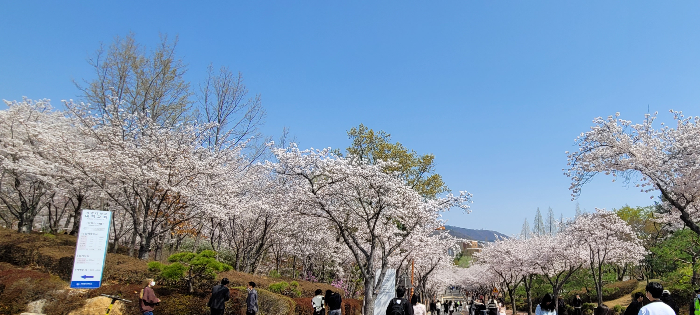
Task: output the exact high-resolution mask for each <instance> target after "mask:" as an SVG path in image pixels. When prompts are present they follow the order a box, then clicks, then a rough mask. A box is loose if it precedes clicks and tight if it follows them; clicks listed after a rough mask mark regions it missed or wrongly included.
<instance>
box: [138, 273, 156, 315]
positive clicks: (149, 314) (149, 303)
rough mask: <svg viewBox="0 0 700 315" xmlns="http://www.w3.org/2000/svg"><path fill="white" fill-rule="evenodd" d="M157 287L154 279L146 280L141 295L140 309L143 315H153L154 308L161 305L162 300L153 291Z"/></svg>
mask: <svg viewBox="0 0 700 315" xmlns="http://www.w3.org/2000/svg"><path fill="white" fill-rule="evenodd" d="M155 285H156V282H155V281H153V279H146V283H145V286H144V288H143V289H142V290H141V292H140V294H139V307H140V308H141V312H142V313H143V315H153V309H154V307H155V306H156V305H158V303H160V299H159V298H157V297H156V293H155V292H153V289H152V288H153V286H155Z"/></svg>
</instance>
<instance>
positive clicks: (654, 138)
mask: <svg viewBox="0 0 700 315" xmlns="http://www.w3.org/2000/svg"><path fill="white" fill-rule="evenodd" d="M671 113H672V114H673V116H674V120H675V127H671V126H668V125H665V124H661V127H660V128H659V129H654V127H653V126H652V124H653V123H654V121H655V120H656V114H654V115H646V118H645V120H644V122H642V123H639V124H633V123H632V122H631V121H628V120H623V119H621V118H620V113H616V114H615V115H613V116H608V117H607V118H605V119H604V118H602V117H598V118H596V119H594V120H593V123H594V126H593V127H591V130H590V131H588V132H585V133H581V135H580V136H579V137H578V138H577V139H576V144H577V145H578V147H579V149H578V150H577V151H574V152H567V154H568V159H569V167H568V170H567V172H566V175H567V176H569V177H570V178H571V190H572V195H573V196H574V197H576V196H578V195H579V194H580V193H581V189H582V187H583V186H584V185H585V184H586V183H588V182H589V181H590V180H591V179H592V178H593V177H594V176H595V175H596V174H599V173H604V174H612V175H613V176H614V177H615V178H618V177H619V178H623V179H624V180H625V181H633V180H635V179H637V177H640V178H638V179H637V186H638V187H640V188H641V190H642V191H645V192H650V191H654V190H658V191H659V192H660V193H661V196H662V197H663V201H664V202H665V203H668V204H669V208H670V209H669V210H670V213H669V214H668V215H666V217H665V218H666V219H667V221H669V222H673V223H676V225H681V224H683V225H686V226H688V227H689V228H690V229H691V230H693V231H694V232H695V233H698V234H700V226H698V224H697V222H698V221H699V220H700V212H699V210H700V186H698V182H700V163H698V161H700V137H699V136H698V135H700V118H699V117H686V116H684V115H683V113H682V112H679V111H671ZM637 175H640V176H637Z"/></svg>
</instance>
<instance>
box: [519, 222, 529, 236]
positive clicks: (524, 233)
mask: <svg viewBox="0 0 700 315" xmlns="http://www.w3.org/2000/svg"><path fill="white" fill-rule="evenodd" d="M520 238H521V239H524V240H526V239H528V238H530V224H528V223H527V218H525V223H523V230H522V232H520Z"/></svg>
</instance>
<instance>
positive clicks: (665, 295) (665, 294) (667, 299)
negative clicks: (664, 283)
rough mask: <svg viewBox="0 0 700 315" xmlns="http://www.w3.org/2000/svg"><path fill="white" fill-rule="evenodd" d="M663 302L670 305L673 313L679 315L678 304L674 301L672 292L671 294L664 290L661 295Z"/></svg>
mask: <svg viewBox="0 0 700 315" xmlns="http://www.w3.org/2000/svg"><path fill="white" fill-rule="evenodd" d="M661 301H663V302H664V303H666V304H668V306H670V307H671V308H672V309H673V312H674V313H676V315H678V305H677V304H676V302H675V301H674V300H673V298H672V297H671V292H670V291H668V290H664V291H663V292H662V293H661Z"/></svg>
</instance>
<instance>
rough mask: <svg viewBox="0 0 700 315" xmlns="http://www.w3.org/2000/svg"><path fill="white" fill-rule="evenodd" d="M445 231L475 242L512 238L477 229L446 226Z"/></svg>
mask: <svg viewBox="0 0 700 315" xmlns="http://www.w3.org/2000/svg"><path fill="white" fill-rule="evenodd" d="M445 230H447V231H448V233H450V235H452V236H454V237H458V238H463V239H468V240H475V241H482V242H483V241H486V242H493V241H495V240H496V238H499V237H500V238H510V237H508V236H507V235H505V234H503V233H500V232H496V231H491V230H475V229H465V228H461V227H457V226H451V225H445Z"/></svg>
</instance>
